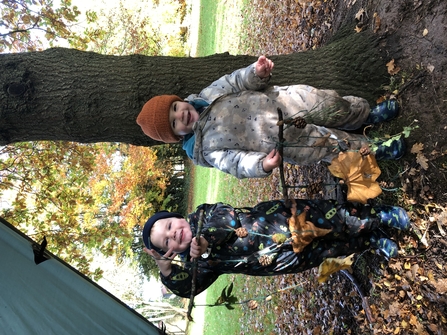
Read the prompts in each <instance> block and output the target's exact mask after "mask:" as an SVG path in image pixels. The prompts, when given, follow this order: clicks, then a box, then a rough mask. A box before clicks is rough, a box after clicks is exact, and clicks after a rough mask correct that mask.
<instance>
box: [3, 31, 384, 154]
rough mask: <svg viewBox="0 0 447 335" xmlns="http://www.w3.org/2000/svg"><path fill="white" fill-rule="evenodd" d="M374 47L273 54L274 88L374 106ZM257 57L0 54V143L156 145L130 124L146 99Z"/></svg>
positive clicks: (348, 43)
mask: <svg viewBox="0 0 447 335" xmlns="http://www.w3.org/2000/svg"><path fill="white" fill-rule="evenodd" d="M348 31H349V32H350V31H351V30H350V29H349V30H348ZM376 46H377V43H376V41H374V40H373V39H372V37H371V36H370V35H369V34H368V33H367V32H364V33H360V34H354V33H348V34H345V35H340V36H339V37H338V38H337V39H335V40H334V41H332V42H331V43H329V44H328V45H326V46H325V47H322V48H319V49H317V50H310V51H306V52H302V53H295V54H290V55H279V56H272V57H271V58H272V59H273V60H274V62H275V70H274V76H273V79H272V83H273V84H279V85H287V84H290V83H306V84H309V85H313V86H316V87H325V88H332V89H337V90H338V91H339V92H340V93H341V94H351V95H357V96H362V97H365V98H368V99H369V100H370V101H373V99H374V98H375V97H376V96H377V95H378V88H379V87H380V86H381V85H382V84H384V81H385V80H386V78H387V76H386V67H385V66H384V61H383V59H382V58H381V57H380V54H379V51H378V50H377V49H376ZM348 49H349V51H350V52H349V53H347V52H346V50H348ZM255 59H256V58H255V57H250V56H231V55H228V54H220V55H214V56H209V57H202V58H177V57H163V56H161V57H147V56H142V55H131V56H121V57H116V56H104V55H99V54H95V53H91V52H82V51H77V50H72V49H60V48H54V49H49V50H45V51H42V52H30V53H21V54H6V55H1V57H0V67H1V68H2V69H4V70H5V71H2V73H1V74H0V83H1V84H2V86H3V87H4V88H5V89H4V90H3V91H1V92H0V99H1V101H2V104H1V114H0V125H1V126H0V136H1V137H0V144H8V143H14V142H20V141H31V140H66V141H76V142H84V143H93V142H124V143H129V144H134V145H145V146H150V145H155V144H156V142H154V141H152V140H151V139H150V138H148V137H147V136H145V135H144V134H143V132H142V131H141V129H140V128H139V126H138V125H137V124H136V123H135V120H136V117H137V115H138V113H139V111H140V110H141V107H142V106H143V104H144V103H145V102H146V101H147V100H148V99H150V98H151V97H152V96H154V95H158V94H166V93H170V94H177V95H179V96H181V97H186V96H187V95H188V94H190V93H198V92H199V91H200V90H201V89H202V88H203V87H205V86H207V85H209V84H210V83H211V81H213V80H214V79H217V78H219V77H220V76H221V75H223V74H225V73H229V72H231V71H233V70H235V69H237V68H240V67H244V66H247V65H248V64H250V63H252V62H253V61H254V60H255ZM24 118H26V119H27V121H28V122H26V123H25V122H22V121H23V119H24ZM98 125H101V127H98Z"/></svg>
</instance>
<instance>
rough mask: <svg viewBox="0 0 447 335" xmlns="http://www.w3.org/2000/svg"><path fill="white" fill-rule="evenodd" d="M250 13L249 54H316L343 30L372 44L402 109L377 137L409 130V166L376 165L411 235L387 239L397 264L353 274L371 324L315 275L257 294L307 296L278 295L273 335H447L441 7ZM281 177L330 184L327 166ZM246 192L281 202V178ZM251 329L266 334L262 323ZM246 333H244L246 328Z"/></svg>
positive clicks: (348, 284)
mask: <svg viewBox="0 0 447 335" xmlns="http://www.w3.org/2000/svg"><path fill="white" fill-rule="evenodd" d="M250 8H251V9H248V11H247V13H245V16H246V17H250V18H251V20H252V22H253V24H252V29H250V30H249V31H247V35H248V36H249V37H250V39H252V40H254V41H256V44H253V46H252V47H250V48H248V49H247V50H246V51H245V53H246V54H253V55H260V54H266V55H273V54H284V53H290V52H300V51H304V50H307V49H311V48H316V47H319V46H321V45H323V44H324V43H326V42H327V41H329V40H330V38H331V36H332V35H333V34H334V33H335V32H336V31H337V30H338V29H339V28H340V27H341V26H342V25H344V24H346V23H349V22H355V23H356V24H357V26H356V27H357V29H358V30H370V31H372V32H373V33H374V34H376V36H377V38H378V39H379V41H380V49H381V52H382V55H383V58H384V61H385V63H388V62H390V61H393V62H392V63H390V65H389V67H388V70H389V73H390V82H389V85H388V86H387V87H384V96H389V95H391V94H392V95H394V96H395V97H396V98H397V99H398V101H399V104H400V106H401V109H400V115H399V117H398V118H397V119H395V120H393V121H391V122H389V123H386V124H383V125H381V126H379V127H377V128H376V129H374V131H375V132H376V131H377V132H378V133H380V134H382V135H383V136H387V135H394V134H396V133H399V132H401V131H402V130H403V129H404V127H410V129H411V131H410V135H409V137H408V138H406V144H407V152H406V154H405V156H404V157H403V158H402V159H400V160H399V161H394V162H387V163H381V164H379V165H380V168H381V170H382V174H381V176H380V177H379V179H378V181H379V182H380V184H381V186H382V187H383V188H384V189H386V190H387V191H384V192H383V193H382V194H381V195H380V196H379V197H378V198H377V199H375V200H377V201H378V202H383V203H387V204H395V205H400V206H402V207H404V208H405V209H406V210H407V212H408V213H409V215H410V217H411V220H412V228H411V230H410V231H409V232H405V233H402V232H401V233H398V232H396V231H389V232H388V233H389V235H390V237H391V238H393V239H394V240H395V241H397V242H398V244H399V247H400V250H399V257H398V258H396V259H391V260H389V261H388V260H387V259H385V258H384V257H383V256H382V255H380V254H377V253H373V252H365V253H363V254H361V255H357V256H356V261H355V263H354V266H353V269H354V275H355V277H356V278H357V280H358V281H359V283H360V287H361V289H362V290H363V291H364V292H365V293H366V295H367V300H368V303H367V304H368V306H369V308H370V311H371V315H369V317H368V316H367V315H366V314H365V308H363V306H362V299H361V298H360V295H359V294H358V292H357V290H356V288H355V286H353V283H352V281H351V280H350V279H348V278H347V277H346V276H344V275H343V274H342V273H337V274H334V275H332V276H331V278H330V280H329V281H328V282H326V283H324V284H318V282H316V280H311V279H312V278H315V277H316V272H315V271H310V272H306V273H303V274H297V275H290V276H279V277H278V278H273V279H270V280H268V281H267V283H266V282H262V285H267V286H268V285H271V291H272V292H275V291H277V290H278V288H284V287H288V286H290V285H294V284H297V283H300V286H301V287H302V288H303V290H302V291H300V292H297V291H285V292H283V293H281V294H280V296H279V299H277V302H278V303H277V305H276V306H275V308H274V310H275V311H276V315H277V320H276V326H275V327H276V329H275V330H276V331H275V333H278V334H314V335H315V334H447V261H446V260H447V257H446V254H445V250H446V248H447V240H446V230H447V178H446V171H447V156H446V154H447V136H446V133H447V119H446V118H445V115H446V114H447V38H446V36H447V34H446V33H447V2H446V1H444V0H414V1H413V0H394V1H390V0H386V1H385V0H338V1H320V0H314V1H302V0H287V1H273V2H272V1H269V0H253V1H252V5H251V7H250ZM346 52H349V50H346ZM393 64H394V65H393ZM316 66H318V64H316ZM377 98H378V100H379V99H380V98H381V97H377ZM407 129H408V128H407ZM285 173H286V183H287V184H289V185H311V184H313V185H318V183H320V184H322V183H323V181H325V180H326V179H327V178H328V172H327V168H326V167H325V166H323V165H315V166H311V167H302V168H299V167H291V166H288V167H286V169H285ZM329 178H330V176H329ZM250 182H251V183H252V187H253V189H256V191H257V192H258V194H259V200H263V199H265V197H266V196H267V197H269V198H271V199H273V198H281V197H282V187H281V184H280V182H279V177H278V174H274V175H273V176H272V177H271V178H269V179H268V180H267V181H263V182H259V181H258V180H252V181H250ZM289 195H290V196H292V197H293V196H297V197H308V198H318V197H328V196H329V195H328V193H327V189H324V188H320V189H319V188H318V187H317V188H312V187H305V186H303V187H302V188H298V189H290V191H289ZM251 285H252V284H251ZM253 323H254V324H257V327H258V329H259V330H262V328H263V326H262V320H253ZM245 333H246V334H249V333H250V332H248V331H247V332H245V331H244V328H242V330H241V334H245Z"/></svg>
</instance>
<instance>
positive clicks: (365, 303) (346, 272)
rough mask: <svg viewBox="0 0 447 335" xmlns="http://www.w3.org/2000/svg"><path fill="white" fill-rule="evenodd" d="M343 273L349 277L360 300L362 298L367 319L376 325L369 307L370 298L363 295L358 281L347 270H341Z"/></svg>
mask: <svg viewBox="0 0 447 335" xmlns="http://www.w3.org/2000/svg"><path fill="white" fill-rule="evenodd" d="M341 273H343V274H344V275H345V276H346V277H348V278H349V280H351V282H352V284H353V285H354V287H355V288H356V289H357V293H358V294H359V295H360V298H362V306H363V310H364V311H365V314H366V317H367V318H368V321H369V323H374V322H375V319H374V317H373V316H372V312H371V308H370V307H369V301H368V297H367V296H366V295H365V293H363V290H362V288H361V287H360V284H359V283H358V281H357V279H355V277H354V276H353V275H352V274H350V273H349V272H348V271H346V270H341Z"/></svg>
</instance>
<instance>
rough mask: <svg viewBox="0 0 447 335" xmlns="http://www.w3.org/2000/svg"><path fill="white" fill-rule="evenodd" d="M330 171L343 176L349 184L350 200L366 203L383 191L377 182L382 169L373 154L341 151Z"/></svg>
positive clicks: (337, 175)
mask: <svg viewBox="0 0 447 335" xmlns="http://www.w3.org/2000/svg"><path fill="white" fill-rule="evenodd" d="M328 168H329V171H330V172H331V173H332V175H334V176H335V177H338V178H341V179H343V180H344V182H345V183H346V184H347V186H348V195H347V197H348V200H349V201H356V202H361V203H363V204H366V203H367V201H368V199H374V198H375V197H377V196H378V195H379V194H381V193H382V189H381V188H380V186H379V184H378V183H377V182H376V179H377V177H379V175H380V173H381V171H380V168H379V166H378V165H377V161H376V159H375V157H374V156H373V155H367V156H362V155H361V154H360V153H359V152H353V151H349V152H340V153H339V154H338V156H337V157H335V158H334V159H333V160H332V162H331V165H329V167H328Z"/></svg>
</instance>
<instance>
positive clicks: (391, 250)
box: [371, 237, 399, 258]
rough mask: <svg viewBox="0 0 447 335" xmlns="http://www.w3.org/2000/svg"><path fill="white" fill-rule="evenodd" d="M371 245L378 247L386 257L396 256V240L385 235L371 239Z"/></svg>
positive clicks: (397, 248)
mask: <svg viewBox="0 0 447 335" xmlns="http://www.w3.org/2000/svg"><path fill="white" fill-rule="evenodd" d="M371 247H372V248H374V249H379V250H380V251H381V252H382V253H383V254H384V255H385V256H386V257H387V258H395V257H397V256H398V253H397V251H398V250H399V247H398V246H397V244H396V242H394V241H392V240H390V239H389V238H386V237H381V238H379V239H378V240H373V239H371Z"/></svg>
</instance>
